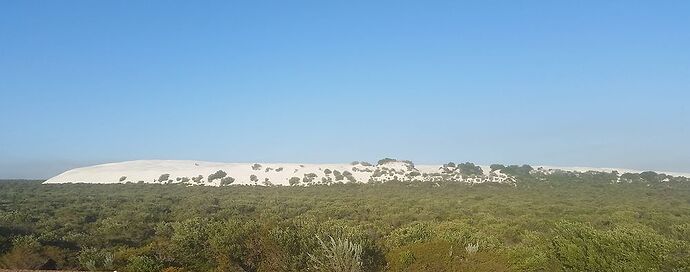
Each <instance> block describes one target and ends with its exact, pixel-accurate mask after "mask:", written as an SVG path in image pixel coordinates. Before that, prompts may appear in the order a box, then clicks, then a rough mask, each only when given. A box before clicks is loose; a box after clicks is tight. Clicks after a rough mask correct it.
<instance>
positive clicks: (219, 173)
mask: <svg viewBox="0 0 690 272" xmlns="http://www.w3.org/2000/svg"><path fill="white" fill-rule="evenodd" d="M227 175H228V173H225V171H223V170H218V171H216V172H215V173H213V174H210V175H208V182H212V181H214V180H216V179H222V178H224V177H225V176H227Z"/></svg>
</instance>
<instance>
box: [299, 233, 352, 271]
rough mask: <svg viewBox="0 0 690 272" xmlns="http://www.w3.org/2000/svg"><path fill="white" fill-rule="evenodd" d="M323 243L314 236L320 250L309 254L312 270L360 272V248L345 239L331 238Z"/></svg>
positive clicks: (319, 238)
mask: <svg viewBox="0 0 690 272" xmlns="http://www.w3.org/2000/svg"><path fill="white" fill-rule="evenodd" d="M328 238H329V241H327V242H326V241H324V240H323V239H321V237H319V236H316V239H318V241H319V246H320V248H319V249H318V251H317V252H315V253H314V254H309V258H310V259H311V261H312V268H313V269H314V270H315V271H321V272H359V271H362V246H360V245H359V244H356V243H353V242H351V241H349V240H348V239H345V238H340V237H339V238H333V237H332V236H329V237H328Z"/></svg>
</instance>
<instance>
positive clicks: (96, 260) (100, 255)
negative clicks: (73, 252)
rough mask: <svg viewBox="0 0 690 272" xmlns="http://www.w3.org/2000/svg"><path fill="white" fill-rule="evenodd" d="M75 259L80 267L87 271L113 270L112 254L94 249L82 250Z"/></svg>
mask: <svg viewBox="0 0 690 272" xmlns="http://www.w3.org/2000/svg"><path fill="white" fill-rule="evenodd" d="M77 259H78V260H79V264H80V265H81V267H82V268H83V269H86V270H88V271H102V270H112V269H113V254H111V253H109V252H106V251H103V250H98V249H96V248H85V249H82V250H81V251H80V252H79V256H78V257H77Z"/></svg>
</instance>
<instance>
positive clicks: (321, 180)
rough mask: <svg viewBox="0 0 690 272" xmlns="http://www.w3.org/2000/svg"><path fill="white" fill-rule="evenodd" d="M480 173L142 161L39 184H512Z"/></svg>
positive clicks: (399, 164) (397, 166)
mask: <svg viewBox="0 0 690 272" xmlns="http://www.w3.org/2000/svg"><path fill="white" fill-rule="evenodd" d="M477 168H479V169H481V170H480V171H479V172H481V173H471V174H468V173H463V171H462V170H461V169H459V168H453V167H450V168H449V167H446V166H444V165H419V166H415V165H414V164H413V163H412V162H409V161H396V160H390V161H384V162H380V163H379V164H377V165H372V164H369V163H366V162H353V163H350V164H296V163H217V162H201V161H179V160H142V161H127V162H119V163H108V164H101V165H95V166H89V167H83V168H76V169H72V170H69V171H67V172H64V173H62V174H60V175H58V176H55V177H53V178H51V179H49V180H47V181H45V184H56V183H100V184H108V183H163V184H168V183H185V184H190V185H208V186H221V185H230V184H249V185H313V184H332V183H350V182H355V183H366V182H386V181H391V180H400V181H434V180H443V179H454V180H459V181H464V182H473V183H479V182H487V181H490V182H514V179H513V178H512V177H510V176H508V175H505V174H502V173H500V171H494V172H491V171H490V170H489V169H488V167H478V166H477Z"/></svg>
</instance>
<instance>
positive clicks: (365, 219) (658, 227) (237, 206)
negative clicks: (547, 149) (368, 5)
mask: <svg viewBox="0 0 690 272" xmlns="http://www.w3.org/2000/svg"><path fill="white" fill-rule="evenodd" d="M504 169H505V170H506V171H510V172H513V173H515V174H516V175H524V176H522V177H521V179H520V182H518V183H517V184H494V183H487V184H474V185H470V184H464V183H457V182H452V181H448V182H406V183H403V182H395V181H393V182H387V183H383V184H339V185H331V186H311V187H289V186H285V187H255V186H229V187H220V188H218V187H203V186H193V187H185V186H183V185H159V184H113V185H88V184H71V185H70V184H65V185H42V184H40V182H39V181H33V182H31V181H4V182H0V267H2V268H24V269H38V268H44V269H83V270H93V271H102V270H111V269H112V270H114V269H116V270H118V271H688V270H690V197H689V196H690V184H689V183H687V182H683V181H682V180H678V179H668V177H666V176H659V175H658V174H657V175H650V174H644V175H641V174H636V175H637V176H628V177H626V180H627V178H629V179H630V180H631V182H620V179H621V175H615V174H605V173H582V174H574V173H568V172H564V173H557V174H551V175H543V174H538V173H534V172H532V174H530V170H528V169H526V168H525V167H522V166H515V167H512V168H511V167H506V168H504ZM221 178H222V177H221ZM638 178H639V179H638Z"/></svg>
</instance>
